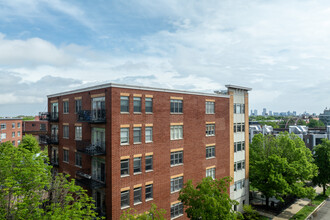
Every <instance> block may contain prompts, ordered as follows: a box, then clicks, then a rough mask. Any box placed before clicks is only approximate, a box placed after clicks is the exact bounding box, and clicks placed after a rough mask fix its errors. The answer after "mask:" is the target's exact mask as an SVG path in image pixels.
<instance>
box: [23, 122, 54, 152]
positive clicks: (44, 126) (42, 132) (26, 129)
mask: <svg viewBox="0 0 330 220" xmlns="http://www.w3.org/2000/svg"><path fill="white" fill-rule="evenodd" d="M47 132H48V121H45V120H39V116H36V117H35V119H34V120H33V121H23V136H24V135H26V134H31V135H33V136H34V137H35V138H36V139H37V140H38V142H39V145H40V146H41V148H43V147H45V146H46V144H47V139H46V135H47Z"/></svg>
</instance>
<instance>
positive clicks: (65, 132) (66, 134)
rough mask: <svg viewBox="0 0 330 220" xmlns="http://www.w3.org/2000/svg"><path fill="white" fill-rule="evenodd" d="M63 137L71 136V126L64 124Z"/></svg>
mask: <svg viewBox="0 0 330 220" xmlns="http://www.w3.org/2000/svg"><path fill="white" fill-rule="evenodd" d="M63 138H69V126H68V125H63Z"/></svg>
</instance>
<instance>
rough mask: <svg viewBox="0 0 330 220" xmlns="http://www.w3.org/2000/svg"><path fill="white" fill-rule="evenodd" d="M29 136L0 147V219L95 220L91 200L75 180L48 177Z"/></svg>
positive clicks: (44, 162)
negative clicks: (19, 141) (16, 145)
mask: <svg viewBox="0 0 330 220" xmlns="http://www.w3.org/2000/svg"><path fill="white" fill-rule="evenodd" d="M47 162H48V156H47V152H42V151H40V147H39V146H38V142H37V141H36V140H35V139H34V137H32V136H25V137H24V138H23V140H22V144H21V145H19V146H18V147H14V146H13V145H12V144H11V143H10V142H6V143H3V144H1V145H0V219H47V220H48V219H94V217H95V216H96V213H95V212H94V211H93V209H94V208H95V206H94V204H93V201H92V200H91V198H90V197H88V196H87V194H86V192H85V190H83V189H82V188H81V187H79V186H76V185H75V184H74V181H68V180H67V177H65V176H63V175H61V174H59V175H58V176H55V177H53V176H52V175H51V166H49V165H48V163H47Z"/></svg>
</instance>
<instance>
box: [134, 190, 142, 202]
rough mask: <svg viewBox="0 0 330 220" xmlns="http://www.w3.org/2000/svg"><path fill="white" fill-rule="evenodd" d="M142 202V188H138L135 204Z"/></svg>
mask: <svg viewBox="0 0 330 220" xmlns="http://www.w3.org/2000/svg"><path fill="white" fill-rule="evenodd" d="M141 202H142V188H141V187H138V188H135V189H134V204H139V203H141Z"/></svg>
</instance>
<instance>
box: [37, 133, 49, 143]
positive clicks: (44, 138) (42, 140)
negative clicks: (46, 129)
mask: <svg viewBox="0 0 330 220" xmlns="http://www.w3.org/2000/svg"><path fill="white" fill-rule="evenodd" d="M47 139H48V136H47V135H39V144H47V143H48V142H47Z"/></svg>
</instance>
